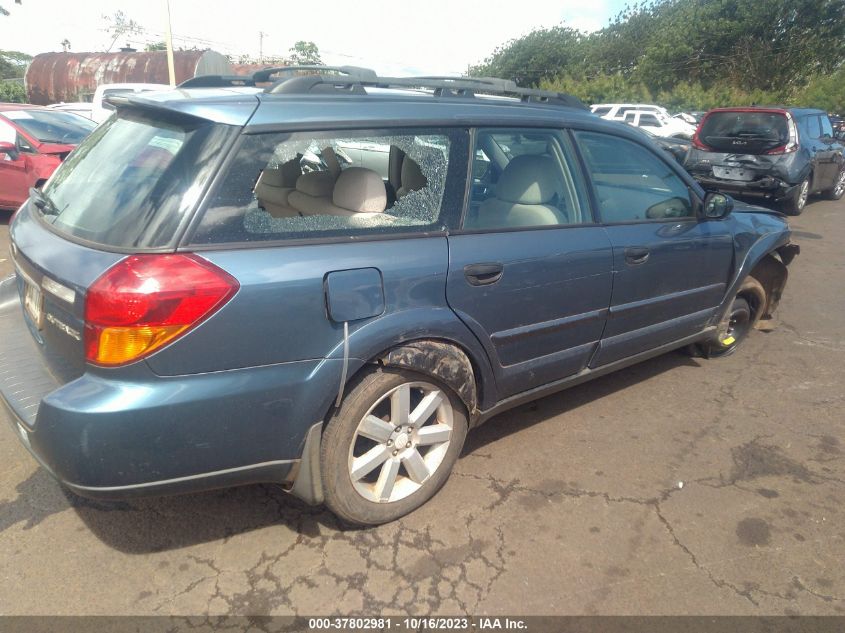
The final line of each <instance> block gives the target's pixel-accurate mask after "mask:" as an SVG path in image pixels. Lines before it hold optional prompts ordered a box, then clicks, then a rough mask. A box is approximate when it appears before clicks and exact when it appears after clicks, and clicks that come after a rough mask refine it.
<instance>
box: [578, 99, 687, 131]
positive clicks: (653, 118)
mask: <svg viewBox="0 0 845 633" xmlns="http://www.w3.org/2000/svg"><path fill="white" fill-rule="evenodd" d="M590 111H591V112H592V113H593V114H597V115H599V116H600V117H601V118H603V119H608V120H609V121H620V122H622V123H630V124H631V125H634V126H636V127H647V128H648V129H649V131H651V132H653V133H654V134H656V135H658V136H664V137H670V136H674V137H679V138H688V139H689V138H692V136H693V134H695V126H694V125H690V124H689V123H687V122H686V121H682V120H680V119H676V118H674V117H672V116H671V115H670V114H669V112H668V111H667V110H666V108H663V107H661V106H658V105H653V104H649V103H596V104H593V105H592V106H590Z"/></svg>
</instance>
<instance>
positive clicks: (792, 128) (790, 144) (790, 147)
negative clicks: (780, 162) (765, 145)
mask: <svg viewBox="0 0 845 633" xmlns="http://www.w3.org/2000/svg"><path fill="white" fill-rule="evenodd" d="M783 114H784V116H785V117H786V127H787V129H788V130H789V140H788V141H787V142H786V144H784V145H780V146H778V147H775V148H774V149H770V150H769V151H768V152H766V154H791V153H792V152H797V151H798V128H797V127H796V125H795V119H793V118H792V115H791V114H790V113H789V112H784V113H783Z"/></svg>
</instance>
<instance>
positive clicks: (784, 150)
mask: <svg viewBox="0 0 845 633" xmlns="http://www.w3.org/2000/svg"><path fill="white" fill-rule="evenodd" d="M797 151H798V145H797V144H796V143H790V144H789V145H781V146H780V147H776V148H774V149H770V150H769V151H768V152H766V153H767V154H791V153H792V152H797Z"/></svg>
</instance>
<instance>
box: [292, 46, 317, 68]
mask: <svg viewBox="0 0 845 633" xmlns="http://www.w3.org/2000/svg"><path fill="white" fill-rule="evenodd" d="M288 58H289V61H290V63H291V64H294V65H308V64H322V63H323V60H322V59H320V50H319V49H318V48H317V45H316V44H315V43H314V42H306V41H303V40H300V41H298V42H297V43H296V44H294V45H293V46H292V47H291V48H290V55H289V56H288Z"/></svg>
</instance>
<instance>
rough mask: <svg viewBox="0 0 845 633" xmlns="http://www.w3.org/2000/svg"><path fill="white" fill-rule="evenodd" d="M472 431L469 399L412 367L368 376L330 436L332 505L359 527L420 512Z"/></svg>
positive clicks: (325, 460)
mask: <svg viewBox="0 0 845 633" xmlns="http://www.w3.org/2000/svg"><path fill="white" fill-rule="evenodd" d="M397 427H398V430H397ZM466 434H467V415H466V408H465V407H464V404H463V402H462V401H461V400H460V398H458V397H457V395H456V394H455V393H454V392H452V390H451V389H449V388H448V387H446V386H445V385H442V384H440V383H439V382H438V381H437V380H435V379H433V378H431V377H429V376H426V375H423V374H418V373H416V372H412V371H408V370H404V369H392V368H390V369H388V368H379V369H375V370H373V371H370V372H368V373H366V374H365V375H364V376H363V377H361V378H360V379H358V380H357V381H356V383H355V384H354V386H353V387H352V388H351V390H350V391H349V392H348V394H347V395H346V397H345V398H344V400H343V403H342V405H341V407H340V408H339V409H338V410H337V411H336V412H335V414H334V415H333V416H332V417H331V419H330V420H329V422H328V424H327V425H326V428H325V431H324V432H323V439H322V442H321V445H320V466H321V470H322V480H323V490H324V493H325V502H326V506H328V508H329V509H330V510H331V511H332V512H334V513H335V514H336V515H337V516H338V517H339V518H341V519H342V520H344V521H346V522H348V523H351V524H355V525H379V524H381V523H387V522H389V521H393V520H395V519H398V518H399V517H402V516H404V515H406V514H408V513H409V512H412V511H413V510H416V509H417V508H419V507H420V506H421V505H423V504H424V503H425V502H426V501H428V500H429V499H430V498H431V497H432V496H434V494H435V493H436V492H437V491H438V490H439V489H440V487H441V486H442V485H443V484H444V483H446V480H447V479H448V478H449V475H450V473H451V471H452V467H453V466H454V464H455V462H456V461H457V459H458V455H460V452H461V449H462V448H463V444H464V439H465V438H466Z"/></svg>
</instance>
